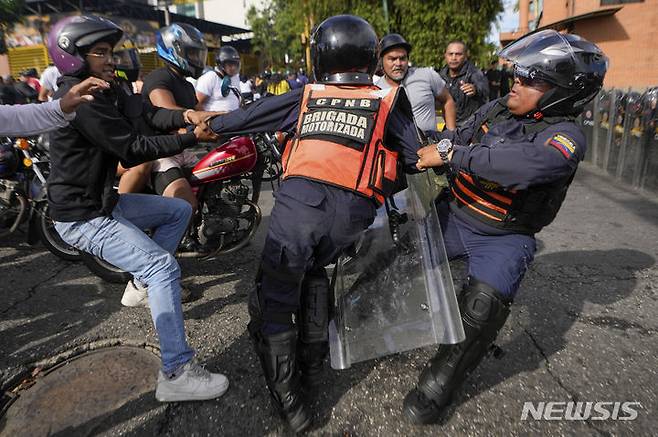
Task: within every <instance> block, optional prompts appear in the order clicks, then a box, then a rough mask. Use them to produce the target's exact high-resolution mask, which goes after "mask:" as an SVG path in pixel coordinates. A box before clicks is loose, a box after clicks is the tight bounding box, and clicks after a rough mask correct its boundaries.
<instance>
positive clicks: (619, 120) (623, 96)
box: [605, 90, 628, 176]
mask: <svg viewBox="0 0 658 437" xmlns="http://www.w3.org/2000/svg"><path fill="white" fill-rule="evenodd" d="M615 91H616V90H615ZM613 98H614V99H615V100H614V108H613V111H612V112H613V114H614V117H612V118H611V121H612V126H610V129H611V130H612V138H611V141H610V143H609V144H610V147H609V148H608V157H607V160H606V162H605V169H606V170H607V172H608V173H609V174H611V175H613V176H615V175H616V174H617V167H618V165H619V162H620V160H621V152H622V137H623V134H624V125H625V120H626V102H627V101H628V94H627V93H625V92H622V91H616V92H613Z"/></svg>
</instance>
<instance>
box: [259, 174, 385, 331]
mask: <svg viewBox="0 0 658 437" xmlns="http://www.w3.org/2000/svg"><path fill="white" fill-rule="evenodd" d="M375 213H376V208H375V204H374V202H373V201H371V200H369V199H366V198H364V197H362V196H359V195H356V194H354V193H351V192H349V191H346V190H341V189H339V188H335V187H331V186H328V185H325V184H321V183H317V182H313V181H310V180H307V179H302V178H291V179H287V180H285V181H284V182H283V183H282V184H281V187H280V189H279V191H278V192H277V193H276V200H275V203H274V208H273V209H272V214H271V216H270V224H269V229H268V232H267V237H266V239H265V247H264V249H263V256H262V262H261V277H260V293H259V303H260V307H261V312H262V318H263V327H262V330H263V332H264V333H265V334H275V333H277V332H281V331H285V330H288V329H290V326H291V323H285V320H286V319H289V318H291V314H295V313H297V311H298V310H299V306H300V291H301V283H302V280H303V278H304V276H305V275H306V274H311V275H318V276H321V275H324V274H325V273H324V267H325V266H326V265H328V264H330V263H332V262H334V261H335V260H336V258H337V257H338V255H339V254H340V253H341V252H342V251H343V250H344V249H346V248H347V247H349V246H350V245H351V244H353V243H354V242H355V241H356V240H357V239H358V237H359V235H360V234H361V232H362V231H363V230H364V229H366V228H367V227H368V226H370V225H371V224H372V222H373V220H374V217H375Z"/></svg>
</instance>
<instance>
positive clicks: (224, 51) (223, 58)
mask: <svg viewBox="0 0 658 437" xmlns="http://www.w3.org/2000/svg"><path fill="white" fill-rule="evenodd" d="M215 62H216V63H217V66H218V67H220V68H222V69H223V68H224V66H225V65H226V63H227V62H234V63H236V64H238V65H240V53H238V51H237V50H236V49H235V47H231V46H221V47H220V48H219V50H218V51H217V53H215Z"/></svg>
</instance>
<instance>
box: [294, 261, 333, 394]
mask: <svg viewBox="0 0 658 437" xmlns="http://www.w3.org/2000/svg"><path fill="white" fill-rule="evenodd" d="M328 326H329V279H328V278H327V275H326V273H325V270H324V268H322V269H321V270H318V271H314V272H312V273H310V274H307V276H306V277H305V278H304V281H303V282H302V293H301V310H300V317H299V331H300V332H299V342H298V352H299V353H298V362H299V368H300V370H301V372H302V384H303V386H304V388H305V389H313V388H315V387H317V386H318V385H320V383H322V378H323V374H324V362H325V360H326V357H327V354H328V352H329V334H328V331H327V329H328Z"/></svg>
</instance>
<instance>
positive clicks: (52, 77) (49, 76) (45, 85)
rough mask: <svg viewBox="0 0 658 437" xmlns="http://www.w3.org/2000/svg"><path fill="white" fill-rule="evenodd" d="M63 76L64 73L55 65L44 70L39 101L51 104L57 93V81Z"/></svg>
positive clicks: (40, 80)
mask: <svg viewBox="0 0 658 437" xmlns="http://www.w3.org/2000/svg"><path fill="white" fill-rule="evenodd" d="M61 75H62V73H60V72H59V70H58V69H57V67H55V66H54V65H50V66H48V67H46V69H45V70H43V72H42V73H41V77H40V78H39V82H41V89H40V90H39V101H41V102H50V101H51V100H52V99H53V94H55V91H57V79H59V77H60V76H61Z"/></svg>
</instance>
